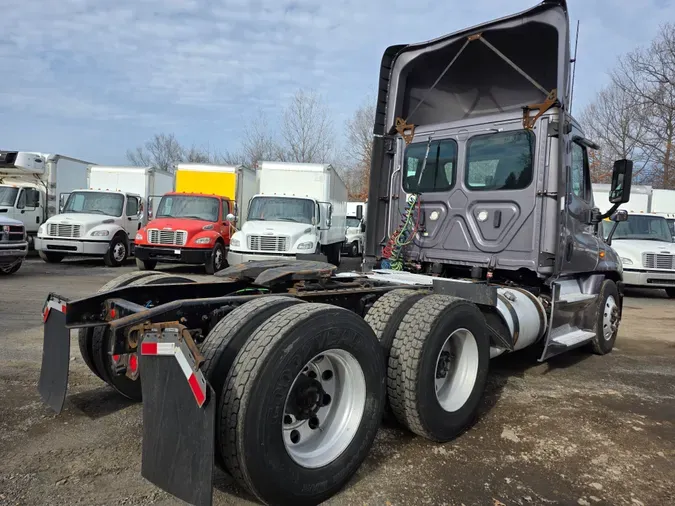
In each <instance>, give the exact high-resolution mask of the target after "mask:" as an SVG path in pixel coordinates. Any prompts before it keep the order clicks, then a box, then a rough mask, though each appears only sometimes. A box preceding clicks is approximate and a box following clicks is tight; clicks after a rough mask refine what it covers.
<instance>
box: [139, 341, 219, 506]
mask: <svg viewBox="0 0 675 506" xmlns="http://www.w3.org/2000/svg"><path fill="white" fill-rule="evenodd" d="M140 359H141V365H140V369H141V370H142V371H143V382H142V389H143V460H142V464H141V475H142V476H143V477H144V478H145V479H147V480H148V481H150V482H152V483H153V484H155V485H156V486H158V487H159V488H161V489H163V490H165V491H166V492H168V493H170V494H172V495H174V496H176V497H177V498H179V499H181V500H183V501H185V502H187V503H189V504H194V505H195V506H211V501H212V487H213V452H214V445H215V423H216V402H215V392H214V391H213V388H211V385H209V384H208V383H207V384H206V386H207V395H206V400H205V402H204V404H203V405H202V407H199V405H198V404H197V402H195V396H194V394H193V392H192V390H191V388H190V385H189V383H188V381H187V380H186V377H185V374H184V372H183V371H182V370H181V366H180V365H179V362H178V361H177V360H176V358H175V357H174V356H171V355H167V356H157V355H155V356H152V355H143V354H142V355H141V357H140Z"/></svg>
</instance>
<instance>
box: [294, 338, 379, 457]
mask: <svg viewBox="0 0 675 506" xmlns="http://www.w3.org/2000/svg"><path fill="white" fill-rule="evenodd" d="M365 406H366V379H365V375H364V373H363V369H362V368H361V365H360V364H359V363H358V361H357V360H356V358H355V357H354V355H352V354H351V353H349V352H347V351H345V350H340V349H332V350H327V351H325V352H323V353H321V354H319V355H317V356H315V357H314V358H313V359H312V360H310V361H309V362H308V363H307V364H305V366H304V367H303V368H302V371H301V372H300V373H299V374H298V375H297V376H296V377H295V380H294V381H293V384H292V385H291V389H290V390H289V393H288V395H287V396H286V402H285V404H284V416H283V420H282V437H283V440H284V446H285V447H286V451H287V452H288V455H289V456H290V457H291V458H292V459H293V461H295V462H296V463H297V464H299V465H300V466H302V467H306V468H312V469H314V468H318V467H322V466H325V465H327V464H330V463H331V462H333V461H334V460H335V459H337V458H338V457H339V456H340V455H341V454H342V452H344V451H345V450H346V449H347V447H348V446H349V444H350V443H351V442H352V440H353V439H354V436H355V435H356V432H357V431H358V428H359V425H360V424H361V419H362V418H363V413H364V411H365Z"/></svg>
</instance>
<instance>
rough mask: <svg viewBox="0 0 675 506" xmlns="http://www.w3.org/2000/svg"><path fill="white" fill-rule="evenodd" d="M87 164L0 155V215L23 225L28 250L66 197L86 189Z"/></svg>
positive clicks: (30, 155) (51, 157) (20, 153)
mask: <svg viewBox="0 0 675 506" xmlns="http://www.w3.org/2000/svg"><path fill="white" fill-rule="evenodd" d="M92 165H94V164H92V163H91V162H86V161H84V160H78V159H76V158H70V157H68V156H63V155H56V154H45V153H36V152H35V153H34V152H25V151H0V213H1V214H2V216H5V217H7V218H11V219H15V220H18V221H20V222H21V223H23V226H24V227H25V229H26V235H27V237H28V243H29V246H30V247H32V246H33V242H34V239H35V236H37V232H38V228H40V225H42V224H43V223H44V222H45V221H47V220H48V219H49V218H50V217H52V216H54V215H55V214H57V213H58V212H59V205H63V203H64V202H65V199H66V198H67V197H68V194H69V193H70V192H72V191H73V190H75V189H78V188H86V187H87V181H88V173H89V167H91V166H92Z"/></svg>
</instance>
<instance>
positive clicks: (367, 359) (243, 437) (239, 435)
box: [217, 303, 385, 506]
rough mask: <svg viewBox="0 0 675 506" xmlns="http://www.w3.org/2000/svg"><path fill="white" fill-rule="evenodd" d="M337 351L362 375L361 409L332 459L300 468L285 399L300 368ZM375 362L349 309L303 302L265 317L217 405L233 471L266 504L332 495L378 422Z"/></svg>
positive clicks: (379, 382)
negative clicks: (287, 430) (286, 434)
mask: <svg viewBox="0 0 675 506" xmlns="http://www.w3.org/2000/svg"><path fill="white" fill-rule="evenodd" d="M335 349H339V350H344V351H347V352H349V354H350V355H351V357H353V358H355V359H356V361H357V362H358V364H359V366H360V368H361V370H362V371H363V374H364V376H363V379H364V381H365V385H366V387H365V406H364V412H363V414H362V416H361V418H360V420H359V425H358V426H357V428H356V430H355V432H354V436H353V437H352V439H351V440H350V442H349V443H348V444H347V446H346V448H345V449H344V450H343V451H342V452H341V453H340V454H339V455H338V456H337V457H336V458H335V459H333V460H332V461H329V462H328V463H326V464H325V465H322V466H321V467H314V468H309V467H305V466H301V465H299V464H297V463H296V461H295V460H293V459H292V458H291V456H290V455H289V453H288V451H287V450H286V447H285V444H284V440H283V435H282V432H283V431H282V430H281V428H282V423H283V420H284V418H285V417H284V411H285V404H286V398H287V395H288V393H289V390H290V387H291V386H292V384H293V382H294V380H295V378H296V376H298V375H299V374H300V372H301V371H302V370H303V367H305V364H307V363H308V362H310V361H311V360H312V359H314V358H316V357H317V356H318V355H320V354H322V353H324V352H326V351H328V350H335ZM379 358H380V348H379V344H378V342H377V339H376V338H375V335H374V334H373V331H372V330H371V328H370V327H369V326H368V325H367V324H366V323H365V322H364V321H363V319H362V318H360V317H359V316H357V315H355V314H354V313H352V312H351V311H348V310H346V309H342V308H338V307H335V306H329V305H326V304H310V303H306V304H300V305H297V306H292V307H289V308H286V309H283V310H282V311H280V312H279V313H277V314H276V315H274V316H273V317H272V318H270V319H269V320H267V321H266V322H265V323H264V324H263V325H262V326H261V327H259V328H258V330H256V331H255V332H254V333H253V335H252V336H251V337H250V338H249V340H248V341H247V343H246V345H245V346H244V348H243V349H242V350H241V351H240V352H239V354H238V355H237V359H236V361H235V364H234V365H233V366H232V369H231V370H230V372H229V374H228V378H227V383H226V385H227V386H226V390H225V392H224V394H223V397H222V401H221V403H222V414H221V417H220V419H219V421H220V423H219V426H218V428H217V430H218V431H219V432H220V441H221V442H224V443H225V444H224V445H222V447H221V451H222V454H223V456H224V457H225V463H226V466H227V469H228V471H229V472H230V474H232V476H234V477H235V478H236V480H237V481H238V482H239V483H240V484H241V485H243V486H245V487H246V488H247V489H248V490H250V491H251V493H253V494H254V495H255V496H256V497H257V498H258V499H259V500H260V501H262V502H263V503H267V504H278V505H293V506H296V505H297V506H302V505H315V504H318V503H320V502H322V501H324V500H326V499H328V498H329V497H331V496H333V495H334V494H335V493H337V492H338V491H339V490H340V489H341V488H342V487H343V486H344V485H345V483H347V481H348V480H349V479H350V478H351V477H352V475H353V474H354V473H355V472H356V470H357V469H358V467H359V466H360V465H361V463H362V462H363V460H364V459H365V458H366V456H367V454H368V452H369V450H370V447H371V446H372V443H373V440H374V439H375V435H376V433H377V430H378V428H379V425H380V421H381V419H382V411H383V408H384V396H385V385H384V370H383V367H382V361H381V360H379ZM349 391H351V390H349Z"/></svg>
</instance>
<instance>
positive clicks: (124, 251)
mask: <svg viewBox="0 0 675 506" xmlns="http://www.w3.org/2000/svg"><path fill="white" fill-rule="evenodd" d="M128 257H129V243H128V241H127V238H126V236H125V235H123V234H117V235H116V236H115V237H113V238H112V239H111V240H110V245H109V246H108V251H106V253H105V255H103V262H105V264H106V265H107V266H108V267H119V266H121V265H122V264H124V262H125V261H126V259H127V258H128Z"/></svg>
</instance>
